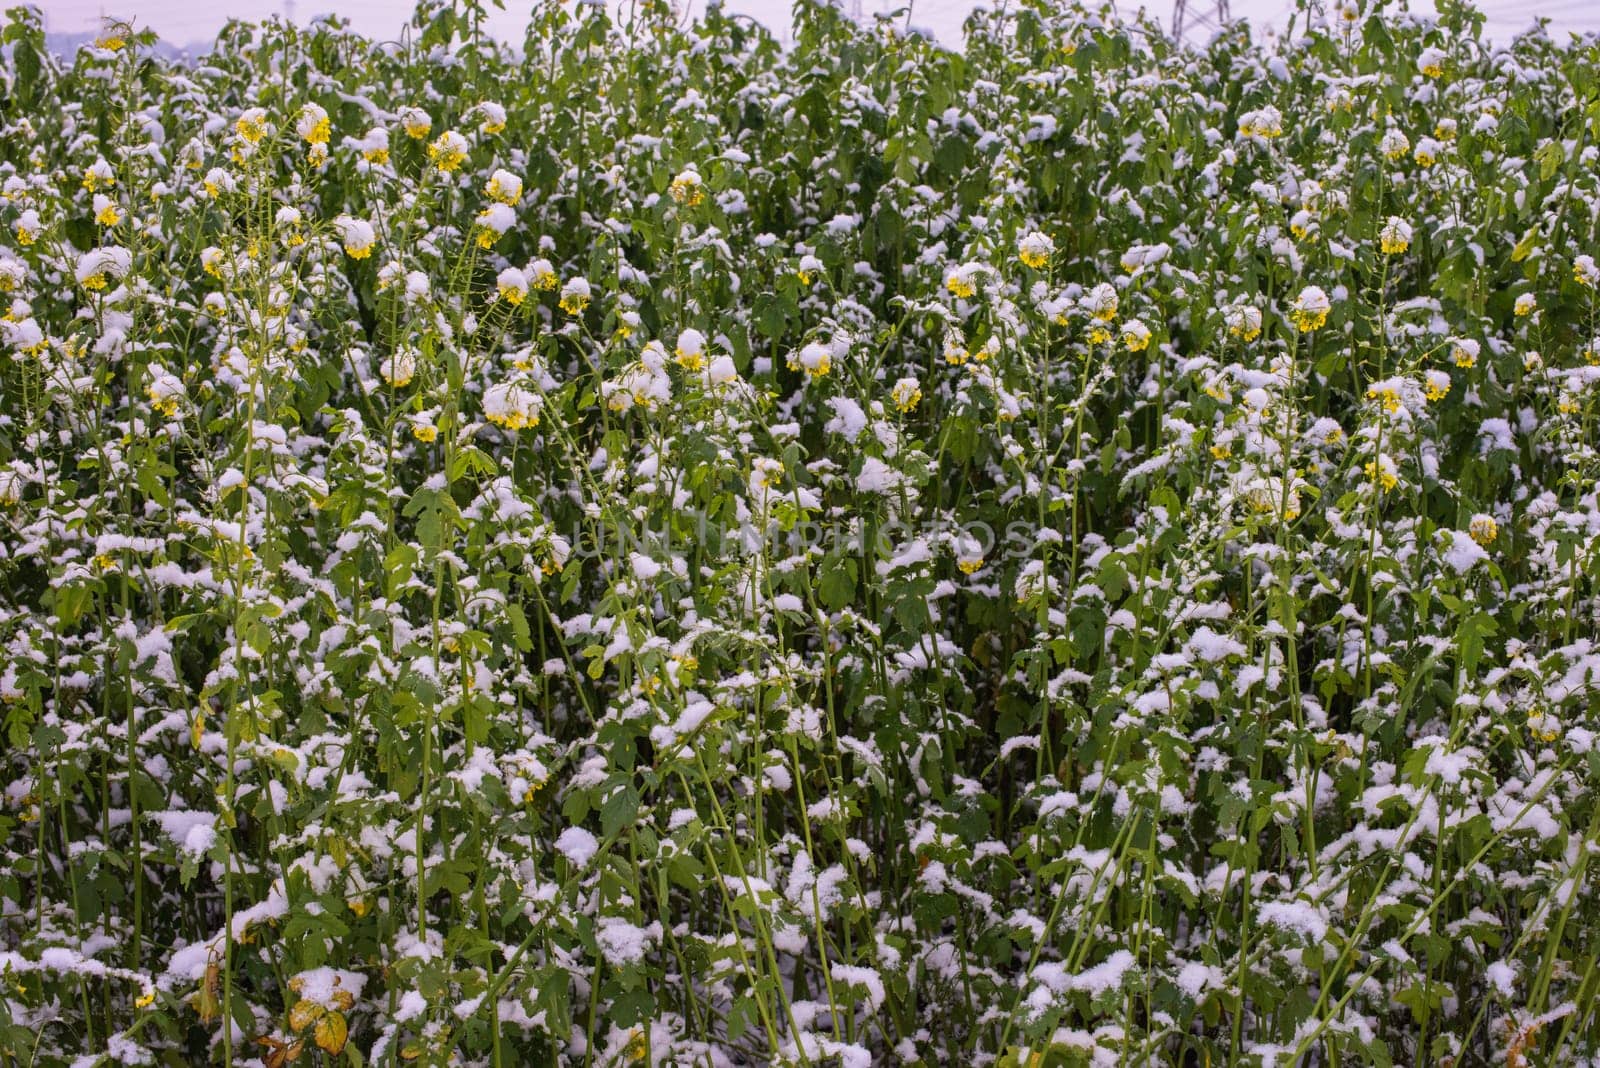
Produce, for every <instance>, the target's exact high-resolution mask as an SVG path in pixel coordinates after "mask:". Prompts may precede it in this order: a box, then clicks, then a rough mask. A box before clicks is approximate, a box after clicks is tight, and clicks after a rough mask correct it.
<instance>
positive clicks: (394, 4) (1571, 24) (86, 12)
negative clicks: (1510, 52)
mask: <svg viewBox="0 0 1600 1068" xmlns="http://www.w3.org/2000/svg"><path fill="white" fill-rule="evenodd" d="M32 2H34V3H36V4H37V5H38V6H39V7H40V8H41V9H42V10H43V11H44V16H45V24H46V29H47V30H48V31H49V32H51V33H81V32H86V31H91V30H94V29H97V28H98V27H99V21H100V18H101V16H103V15H116V16H119V17H123V18H130V17H131V18H133V19H134V20H135V21H136V22H137V23H139V24H141V25H145V26H150V27H152V28H154V29H155V31H156V32H157V33H158V34H160V35H161V37H162V38H163V39H164V40H166V41H168V42H170V43H172V44H175V45H180V46H181V45H187V44H194V43H206V42H209V41H210V40H211V39H212V38H213V37H214V36H215V35H216V32H217V30H219V29H220V28H221V27H222V25H223V23H224V22H225V21H226V20H227V19H228V18H229V17H240V18H251V19H259V18H262V17H265V16H268V15H275V14H279V15H281V14H288V15H290V16H291V17H293V18H294V19H295V20H296V21H298V22H304V21H306V20H308V19H310V18H311V17H312V16H314V15H317V14H319V13H322V12H325V11H337V12H338V13H339V14H340V15H342V16H344V17H346V18H348V19H350V21H351V24H352V26H353V27H354V28H355V29H356V30H357V31H358V32H361V33H364V34H369V35H374V36H391V35H393V34H395V33H396V32H397V31H398V29H399V27H400V26H401V25H402V24H403V23H404V22H405V20H406V18H407V17H408V16H409V15H410V13H411V10H412V6H413V4H412V0H32ZM703 2H704V0H690V6H691V9H695V8H698V7H699V6H700V5H701V4H703ZM842 2H844V3H846V4H848V3H849V2H850V0H842ZM859 2H860V4H861V8H862V10H863V11H864V12H866V13H868V14H871V13H873V12H875V11H879V10H889V9H891V8H893V7H900V6H902V5H903V4H904V3H905V0H859ZM912 2H913V4H914V6H913V8H912V22H913V24H914V25H919V26H925V27H927V28H928V29H931V30H932V31H933V32H934V33H935V35H937V36H938V37H939V38H940V39H941V40H944V41H947V42H950V43H952V44H954V43H958V42H959V41H960V36H961V23H962V20H963V19H964V18H965V17H966V15H967V13H968V12H969V11H970V10H971V9H972V8H973V7H974V6H975V0H912ZM1200 2H1202V3H1203V2H1204V0H1200ZM1479 2H1480V4H1481V6H1482V7H1483V8H1484V10H1485V11H1486V12H1487V14H1488V24H1487V28H1488V31H1489V34H1490V36H1491V37H1494V38H1496V39H1502V40H1503V39H1508V38H1509V37H1510V36H1511V35H1512V34H1515V33H1516V32H1518V31H1520V30H1522V29H1525V28H1526V27H1527V26H1528V25H1529V24H1530V23H1531V22H1532V20H1533V18H1534V17H1536V16H1548V17H1549V18H1550V19H1551V20H1552V23H1551V25H1552V29H1554V30H1573V31H1600V0H1479ZM679 3H680V4H682V3H683V0H679ZM1121 3H1122V5H1123V6H1124V7H1127V8H1128V10H1129V11H1130V13H1131V12H1132V11H1134V10H1137V9H1138V7H1140V6H1143V7H1146V8H1147V9H1149V10H1150V11H1151V12H1152V13H1154V14H1156V15H1157V16H1158V17H1159V18H1160V19H1161V20H1162V21H1163V22H1167V20H1168V19H1169V18H1170V15H1171V5H1172V0H1145V2H1144V3H1142V4H1141V3H1140V0H1121ZM1231 5H1232V12H1233V15H1234V17H1235V18H1248V19H1249V20H1250V21H1251V22H1252V23H1253V24H1254V25H1256V26H1257V27H1258V28H1262V29H1265V28H1267V27H1269V26H1276V27H1281V26H1282V25H1284V24H1285V23H1286V22H1287V21H1288V17H1289V13H1290V12H1291V11H1292V10H1293V9H1294V0H1231ZM517 6H518V2H517V0H506V7H507V8H510V9H513V10H514V9H515V8H516V7H517ZM724 6H725V9H726V10H728V11H730V12H735V13H739V14H747V15H751V16H754V17H755V18H757V19H759V20H760V21H762V22H763V23H766V24H767V25H768V26H771V27H773V28H775V29H777V30H778V31H779V32H780V33H781V32H782V29H783V27H784V26H786V25H787V23H788V11H789V4H788V2H787V0H724ZM1413 8H1414V9H1416V10H1431V7H1430V6H1429V0H1420V3H1414V4H1413ZM524 21H525V16H523V17H519V16H517V15H515V14H512V13H511V12H510V11H507V12H491V24H492V31H493V32H496V33H497V34H503V35H507V36H509V37H512V38H513V39H514V38H518V37H520V36H521V26H522V24H523V22H524Z"/></svg>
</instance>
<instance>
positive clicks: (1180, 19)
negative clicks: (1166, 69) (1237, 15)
mask: <svg viewBox="0 0 1600 1068" xmlns="http://www.w3.org/2000/svg"><path fill="white" fill-rule="evenodd" d="M1231 18H1232V16H1231V15H1230V13H1229V11H1228V0H1174V3H1173V5H1172V36H1173V38H1174V39H1175V40H1179V41H1182V40H1185V39H1186V38H1188V37H1189V36H1191V35H1194V34H1197V33H1203V34H1206V35H1208V36H1209V35H1211V34H1214V33H1219V32H1221V30H1222V28H1223V27H1224V26H1226V25H1227V24H1228V22H1229V20H1230V19H1231Z"/></svg>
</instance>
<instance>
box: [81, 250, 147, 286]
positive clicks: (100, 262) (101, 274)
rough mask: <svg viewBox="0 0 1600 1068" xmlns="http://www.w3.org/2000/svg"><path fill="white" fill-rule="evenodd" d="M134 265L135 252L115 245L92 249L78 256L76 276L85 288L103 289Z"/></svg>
mask: <svg viewBox="0 0 1600 1068" xmlns="http://www.w3.org/2000/svg"><path fill="white" fill-rule="evenodd" d="M132 265H133V253H131V252H129V251H128V250H127V249H125V248H121V247H118V246H115V245H112V246H106V247H102V248H96V249H90V250H89V251H88V252H85V253H84V254H83V255H82V256H79V257H78V269H77V271H76V277H77V279H78V284H79V285H80V286H82V287H83V288H85V289H90V290H95V291H99V290H103V289H105V288H106V286H107V285H108V284H109V283H111V282H115V281H117V280H118V279H120V278H122V276H123V275H125V274H127V273H128V268H129V267H131V266H132Z"/></svg>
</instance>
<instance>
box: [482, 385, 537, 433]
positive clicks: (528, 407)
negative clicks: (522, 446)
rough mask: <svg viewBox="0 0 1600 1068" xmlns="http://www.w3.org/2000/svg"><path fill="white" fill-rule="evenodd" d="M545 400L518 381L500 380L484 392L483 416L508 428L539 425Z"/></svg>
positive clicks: (516, 428)
mask: <svg viewBox="0 0 1600 1068" xmlns="http://www.w3.org/2000/svg"><path fill="white" fill-rule="evenodd" d="M543 407H544V401H543V400H542V399H541V398H540V396H539V394H537V393H535V392H533V391H532V390H530V389H526V388H524V387H523V386H521V385H519V384H518V383H516V382H499V383H496V384H495V385H492V386H490V387H489V388H488V389H486V390H484V392H483V417H484V418H485V419H487V420H489V422H491V423H493V424H495V425H496V426H501V427H504V428H506V429H507V430H521V429H523V428H524V427H530V426H538V425H539V412H540V411H541V410H542V409H543Z"/></svg>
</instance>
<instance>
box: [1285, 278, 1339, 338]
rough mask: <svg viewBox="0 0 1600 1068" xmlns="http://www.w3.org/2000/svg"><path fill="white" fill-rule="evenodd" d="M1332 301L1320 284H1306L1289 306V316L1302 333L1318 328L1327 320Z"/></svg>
mask: <svg viewBox="0 0 1600 1068" xmlns="http://www.w3.org/2000/svg"><path fill="white" fill-rule="evenodd" d="M1332 310H1333V302H1332V301H1330V300H1329V299H1328V294H1326V293H1324V292H1323V291H1322V287H1321V286H1306V287H1305V288H1304V289H1302V290H1301V291H1300V295H1299V296H1297V297H1295V299H1294V303H1293V304H1291V305H1290V306H1289V318H1290V320H1292V321H1293V322H1294V325H1295V326H1296V327H1298V328H1299V329H1300V331H1301V332H1302V333H1309V332H1311V331H1313V330H1320V329H1322V327H1323V326H1324V325H1325V324H1326V323H1327V321H1328V313H1329V312H1330V311H1332Z"/></svg>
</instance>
